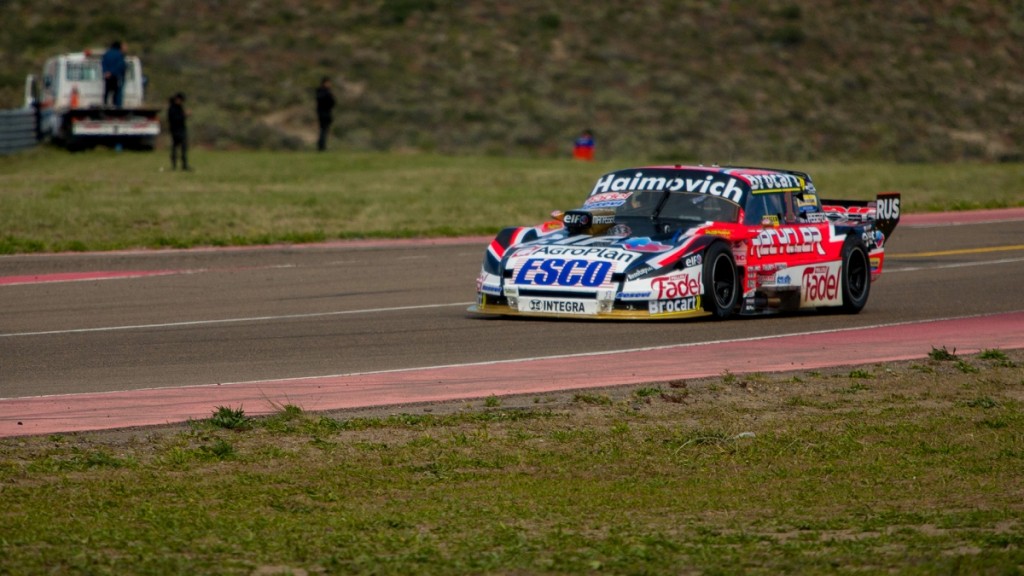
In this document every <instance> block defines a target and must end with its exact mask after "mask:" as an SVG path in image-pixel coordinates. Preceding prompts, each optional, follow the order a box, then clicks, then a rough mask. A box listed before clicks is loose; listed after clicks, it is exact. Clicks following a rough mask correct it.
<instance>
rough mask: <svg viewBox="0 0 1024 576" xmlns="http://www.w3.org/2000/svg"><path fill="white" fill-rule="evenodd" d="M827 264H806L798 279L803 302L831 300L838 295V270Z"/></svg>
mask: <svg viewBox="0 0 1024 576" xmlns="http://www.w3.org/2000/svg"><path fill="white" fill-rule="evenodd" d="M840 270H841V268H837V269H836V270H834V271H833V270H830V269H829V267H828V266H808V267H807V268H805V269H804V273H803V277H802V279H801V280H800V287H801V289H802V290H801V292H802V294H803V300H804V302H832V301H835V300H836V299H837V298H838V297H839V272H840Z"/></svg>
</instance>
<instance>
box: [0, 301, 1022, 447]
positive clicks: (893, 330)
mask: <svg viewBox="0 0 1024 576" xmlns="http://www.w3.org/2000/svg"><path fill="white" fill-rule="evenodd" d="M933 347H934V348H940V347H946V348H947V349H949V350H953V349H954V348H955V349H956V352H957V353H958V354H970V353H974V352H978V351H981V350H985V349H1003V350H1007V349H1018V348H1024V311H1020V312H1011V313H1007V314H997V315H991V316H979V317H970V318H960V319H949V320H936V321H929V322H914V323H907V324H895V325H888V326H879V327H871V328H853V329H848V330H837V331H829V332H821V333H805V334H795V335H789V336H776V337H766V338H759V339H744V340H734V341H726V342H719V343H704V344H692V345H679V346H670V347H666V348H658V349H646V350H637V351H628V352H617V353H599V354H593V355H584V356H580V355H576V356H566V357H558V358H543V359H536V360H524V361H504V362H492V363H478V364H469V365H456V366H445V367H432V368H422V369H410V370H401V371H393V372H378V373H369V374H342V375H336V376H321V377H311V378H298V379H291V380H268V381H261V382H242V383H236V384H223V385H208V386H195V387H189V388H161V389H151V390H138V391H129V392H111V393H102V394H73V395H64V396H44V397H33V398H11V399H0V437H4V436H22V435H38V434H53V433H59V432H75V431H86V430H100V429H112V428H125V427H132V426H152V425H160V424H166V423H173V422H183V421H187V420H190V419H204V418H209V417H210V416H211V414H212V413H213V412H214V411H215V410H216V408H217V407H219V406H228V407H232V408H239V407H241V408H243V409H244V410H245V412H246V413H247V414H250V415H260V414H269V413H273V412H275V411H278V410H280V407H281V406H283V405H294V406H298V407H300V408H302V409H304V410H307V411H326V410H337V409H345V408H361V407H370V406H388V405H397V404H408V403H415V402H434V401H445V400H463V399H470V398H485V397H488V396H491V395H497V396H501V395H510V394H539V393H543V392H551V391H556V390H573V389H583V388H597V387H605V386H616V385H626V384H640V383H648V382H651V383H656V382H665V381H668V380H676V379H686V378H700V377H705V376H714V375H718V374H722V373H724V372H725V371H727V370H728V371H729V372H731V373H733V374H743V373H751V372H778V371H788V370H816V369H821V368H826V367H832V366H844V365H853V364H865V363H874V362H888V361H898V360H910V359H915V358H925V357H927V356H928V354H929V352H931V350H932V348H933ZM627 360H628V361H627Z"/></svg>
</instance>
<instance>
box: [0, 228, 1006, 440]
mask: <svg viewBox="0 0 1024 576" xmlns="http://www.w3.org/2000/svg"><path fill="white" fill-rule="evenodd" d="M954 221H955V222H954ZM486 242H487V239H483V238H475V239H454V240H438V241H391V242H389V241H381V242H341V243H334V244H323V245H307V246H295V247H289V246H277V247H265V248H253V249H210V250H188V251H138V252H121V253H111V254H96V253H89V254H58V255H19V256H5V257H0V427H3V426H4V421H3V420H4V417H5V416H7V417H9V415H5V414H4V411H3V408H4V404H5V402H11V401H12V400H11V399H28V398H32V397H48V396H54V395H68V394H87V393H109V392H121V391H132V390H144V389H154V388H157V389H165V388H181V387H190V386H209V385H217V384H227V383H246V382H257V381H258V382H263V381H279V380H292V379H297V378H315V377H323V376H335V375H353V374H362V373H375V372H382V371H396V370H407V369H416V368H426V367H443V366H455V365H464V364H474V365H479V364H481V363H493V362H500V361H508V360H523V359H541V358H550V357H572V356H573V355H580V354H589V353H595V352H613V351H622V350H636V349H644V348H659V347H665V346H671V345H692V344H698V343H706V342H721V341H736V340H743V339H751V338H758V337H765V336H776V335H785V334H798V333H806V332H811V331H815V332H818V331H828V330H843V329H848V328H852V327H873V326H879V325H890V324H902V323H915V322H923V321H929V320H935V319H959V318H968V317H977V316H986V315H993V314H996V315H998V314H1005V313H1020V312H1021V311H1024V304H1022V302H1021V299H1020V294H1021V288H1020V287H1021V286H1024V210H1008V211H999V212H988V213H981V214H977V215H973V217H969V216H967V215H959V216H957V215H954V214H945V215H934V216H932V215H922V216H920V217H917V218H914V217H911V216H907V217H905V218H904V221H903V222H902V223H901V224H900V227H899V228H898V229H897V231H896V233H895V234H894V236H893V237H892V238H891V239H890V240H889V242H888V244H887V260H886V268H885V272H884V273H883V276H882V278H881V280H880V281H879V282H876V283H875V284H873V286H872V292H871V297H870V300H869V302H868V305H867V307H866V308H865V309H864V310H863V311H862V312H861V313H860V314H858V315H854V316H847V315H839V314H800V315H793V316H784V317H766V318H753V319H742V320H735V321H727V322H715V321H710V320H688V321H673V322H636V323H622V322H598V321H549V320H527V319H496V318H490V317H477V316H474V315H472V314H470V313H468V312H466V308H467V306H469V305H470V304H471V302H472V300H473V298H474V287H475V279H476V275H477V271H478V269H479V265H480V260H481V257H482V254H483V249H484V246H485V245H486ZM1015 318H1020V316H1017V317H1015ZM1014 322H1016V320H1014ZM983 324H984V322H982V325H983ZM927 331H928V324H924V325H922V327H921V328H920V330H919V332H924V333H927ZM850 334H851V340H854V338H853V337H852V335H857V334H862V333H861V332H851V333H850ZM946 344H947V342H942V341H936V342H934V343H933V344H932V345H934V346H942V345H946ZM848 345H849V346H850V347H856V346H857V345H858V342H856V341H850V342H849V343H848ZM926 352H927V349H925V350H924V353H926ZM779 353H780V354H785V352H779ZM828 354H829V355H830V358H829V360H830V361H831V362H833V363H835V364H843V363H844V360H845V356H844V352H843V349H842V348H839V349H836V350H831V351H829V352H828ZM694 356H696V355H694ZM603 358H605V359H604V360H603V361H605V362H607V361H608V360H607V357H603ZM629 358H630V356H629V354H626V355H624V356H622V357H621V358H620V359H619V360H616V362H617V363H621V362H623V361H624V362H629ZM676 362H677V363H694V364H696V363H700V362H701V358H699V357H692V358H686V359H684V360H679V358H676ZM847 363H848V362H847ZM490 366H492V368H490V370H492V371H493V372H494V373H495V374H496V375H497V374H499V373H500V371H501V370H502V369H503V368H502V367H503V366H507V364H500V363H499V364H492V365H490ZM93 396H95V394H93ZM206 406H209V403H206ZM208 413H209V410H207V411H206V415H208ZM7 424H11V422H7ZM18 424H19V425H20V422H19V423H18ZM26 431H27V430H26ZM2 435H4V434H3V433H0V436H2Z"/></svg>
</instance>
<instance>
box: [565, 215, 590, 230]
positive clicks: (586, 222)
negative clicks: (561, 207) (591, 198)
mask: <svg viewBox="0 0 1024 576" xmlns="http://www.w3.org/2000/svg"><path fill="white" fill-rule="evenodd" d="M562 221H563V222H564V223H565V225H566V226H578V227H580V228H586V227H587V226H590V214H589V213H588V212H566V213H565V217H564V218H563V219H562Z"/></svg>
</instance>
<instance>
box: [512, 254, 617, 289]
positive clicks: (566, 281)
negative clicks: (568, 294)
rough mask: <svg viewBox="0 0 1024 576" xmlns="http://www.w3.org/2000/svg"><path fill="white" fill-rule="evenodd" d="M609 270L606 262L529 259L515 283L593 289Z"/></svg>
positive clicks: (602, 280) (603, 279) (601, 281)
mask: <svg viewBox="0 0 1024 576" xmlns="http://www.w3.org/2000/svg"><path fill="white" fill-rule="evenodd" d="M611 269H612V263H611V262H607V261H589V260H563V259H561V258H546V259H545V258H531V259H529V260H527V261H526V262H524V263H523V265H522V267H520V268H519V272H518V273H517V274H516V280H515V283H516V284H536V285H538V286H567V287H571V286H583V287H587V288H595V287H597V286H600V285H601V284H604V281H605V279H606V278H608V273H609V272H611Z"/></svg>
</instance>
